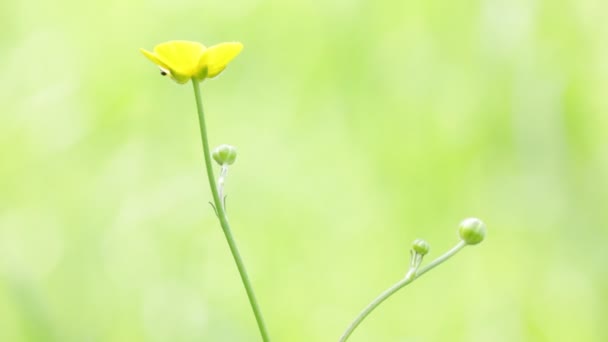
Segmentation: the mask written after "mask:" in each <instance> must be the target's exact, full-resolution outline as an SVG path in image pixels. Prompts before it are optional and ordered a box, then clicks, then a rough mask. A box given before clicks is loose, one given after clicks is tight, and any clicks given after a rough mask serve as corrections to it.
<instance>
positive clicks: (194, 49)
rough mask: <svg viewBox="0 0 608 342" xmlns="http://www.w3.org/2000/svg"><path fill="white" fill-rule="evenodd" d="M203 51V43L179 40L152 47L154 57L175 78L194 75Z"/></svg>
mask: <svg viewBox="0 0 608 342" xmlns="http://www.w3.org/2000/svg"><path fill="white" fill-rule="evenodd" d="M203 51H205V46H203V44H201V43H196V42H188V41H181V40H176V41H170V42H166V43H162V44H159V45H156V47H154V53H155V55H156V58H157V59H158V60H159V61H161V62H164V63H165V64H166V65H167V67H168V69H169V70H171V71H172V72H173V76H174V77H175V78H188V79H189V78H191V77H192V76H194V75H196V74H197V73H198V64H199V63H198V62H199V60H200V58H201V55H202V54H203ZM146 57H148V56H146ZM148 58H150V57H148Z"/></svg>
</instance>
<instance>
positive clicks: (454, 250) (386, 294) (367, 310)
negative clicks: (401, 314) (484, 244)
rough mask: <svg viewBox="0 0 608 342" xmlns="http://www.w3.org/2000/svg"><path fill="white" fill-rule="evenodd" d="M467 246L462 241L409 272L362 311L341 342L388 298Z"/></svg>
mask: <svg viewBox="0 0 608 342" xmlns="http://www.w3.org/2000/svg"><path fill="white" fill-rule="evenodd" d="M465 246H466V244H465V242H464V241H460V242H458V244H456V246H454V247H453V248H452V249H450V250H449V251H447V252H445V253H444V254H443V255H442V256H440V257H438V258H437V259H435V260H433V262H431V263H430V264H428V265H427V266H425V267H423V268H421V269H419V270H418V271H417V272H415V273H413V272H408V273H407V274H406V276H405V277H404V278H403V279H401V280H399V281H398V282H396V283H395V284H394V285H393V286H391V287H389V288H388V289H386V290H385V291H384V292H382V293H381V294H380V295H379V296H378V297H376V299H374V300H373V301H372V302H371V303H369V304H368V305H367V306H366V307H365V309H363V311H361V313H359V315H358V316H357V317H356V318H355V319H354V320H353V322H352V323H351V324H350V325H349V326H348V328H346V330H345V331H344V333H343V334H342V337H340V342H345V341H346V340H347V339H348V337H349V336H350V335H351V334H352V333H353V331H354V330H355V329H356V328H357V326H359V324H361V322H362V321H363V320H364V319H365V317H367V316H368V315H369V314H370V313H371V312H372V311H374V309H375V308H377V307H378V305H380V304H381V303H382V302H384V301H385V300H386V299H387V298H388V297H390V296H392V295H393V294H394V293H395V292H397V291H399V290H400V289H401V288H403V287H405V286H406V285H407V284H409V283H411V282H413V281H414V280H416V279H418V278H419V277H420V276H422V275H423V274H425V273H426V272H428V271H430V270H431V269H433V268H434V267H436V266H438V265H439V264H441V263H442V262H444V261H446V260H448V259H449V258H450V257H452V256H453V255H454V254H456V253H458V251H460V250H461V249H462V248H463V247H465Z"/></svg>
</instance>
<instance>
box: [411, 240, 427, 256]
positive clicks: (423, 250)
mask: <svg viewBox="0 0 608 342" xmlns="http://www.w3.org/2000/svg"><path fill="white" fill-rule="evenodd" d="M412 249H413V250H414V252H416V253H418V254H420V255H423V256H424V255H426V254H428V253H429V250H431V245H429V243H428V242H426V241H425V240H422V239H416V240H414V242H412Z"/></svg>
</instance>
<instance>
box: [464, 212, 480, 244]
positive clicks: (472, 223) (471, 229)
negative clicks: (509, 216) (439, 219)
mask: <svg viewBox="0 0 608 342" xmlns="http://www.w3.org/2000/svg"><path fill="white" fill-rule="evenodd" d="M458 234H460V238H461V239H462V241H464V242H466V244H467V245H476V244H478V243H480V242H481V241H483V239H484V238H485V237H486V224H485V223H483V222H482V221H481V220H480V219H478V218H474V217H471V218H468V219H465V220H464V221H462V222H461V223H460V227H459V228H458Z"/></svg>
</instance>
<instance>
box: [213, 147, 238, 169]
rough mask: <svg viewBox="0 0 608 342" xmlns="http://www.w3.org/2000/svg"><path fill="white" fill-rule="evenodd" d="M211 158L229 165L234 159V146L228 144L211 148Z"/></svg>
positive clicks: (221, 163)
mask: <svg viewBox="0 0 608 342" xmlns="http://www.w3.org/2000/svg"><path fill="white" fill-rule="evenodd" d="M212 155H213V159H215V161H216V162H217V163H218V164H220V165H222V166H223V165H231V164H232V163H234V161H235V160H236V148H235V147H234V146H230V145H226V144H224V145H220V146H218V147H216V148H215V149H214V150H213V153H212Z"/></svg>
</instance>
